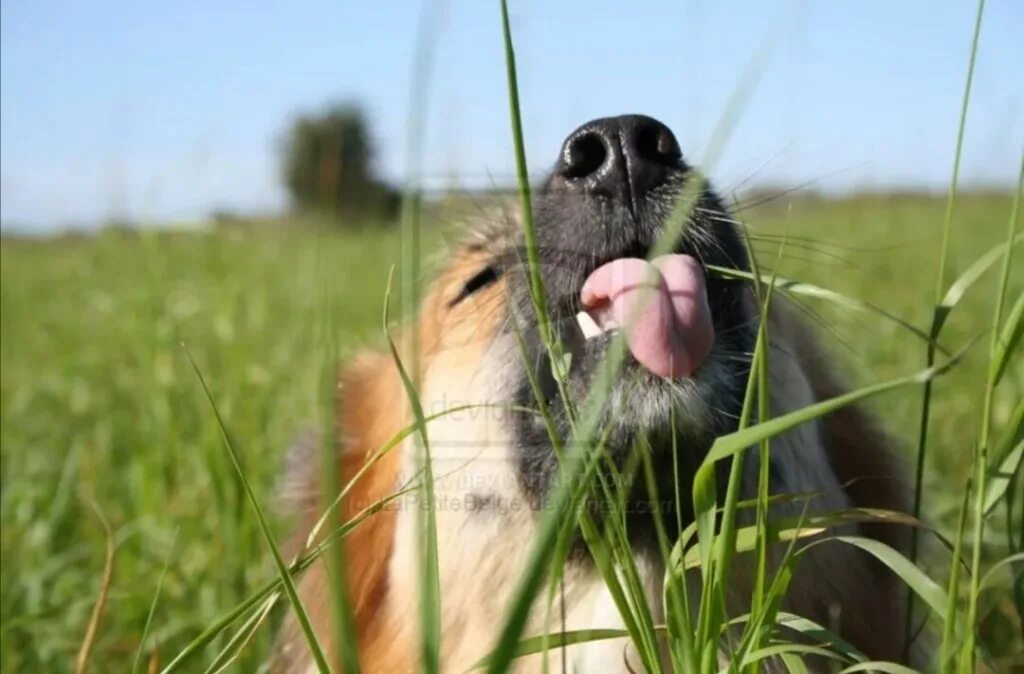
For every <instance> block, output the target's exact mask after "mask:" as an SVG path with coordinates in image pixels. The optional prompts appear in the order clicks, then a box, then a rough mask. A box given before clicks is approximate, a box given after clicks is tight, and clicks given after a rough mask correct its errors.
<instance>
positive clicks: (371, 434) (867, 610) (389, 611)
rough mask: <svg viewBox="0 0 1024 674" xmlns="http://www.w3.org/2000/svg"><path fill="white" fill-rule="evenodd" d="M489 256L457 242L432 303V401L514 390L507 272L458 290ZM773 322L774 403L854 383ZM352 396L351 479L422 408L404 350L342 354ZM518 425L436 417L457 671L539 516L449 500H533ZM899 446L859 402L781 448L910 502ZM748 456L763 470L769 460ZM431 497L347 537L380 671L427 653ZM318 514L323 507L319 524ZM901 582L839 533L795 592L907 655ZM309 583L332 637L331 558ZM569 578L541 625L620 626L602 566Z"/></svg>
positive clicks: (445, 619)
mask: <svg viewBox="0 0 1024 674" xmlns="http://www.w3.org/2000/svg"><path fill="white" fill-rule="evenodd" d="M485 261H486V256H485V255H484V254H483V253H481V252H479V251H477V250H475V249H474V248H472V247H466V248H463V249H462V250H460V251H457V253H456V255H455V258H454V259H453V261H452V262H451V263H450V264H449V266H448V268H447V269H446V270H445V271H444V272H442V274H441V275H440V276H439V278H438V280H437V282H436V283H435V285H434V288H433V290H432V291H431V292H430V293H429V295H428V296H427V298H426V299H425V301H424V304H423V307H422V309H421V311H420V314H419V319H418V327H417V333H416V335H417V339H418V342H419V346H418V349H419V351H418V353H419V358H418V359H416V360H418V362H419V372H418V375H419V379H420V383H421V389H420V395H421V402H422V405H423V407H424V411H425V413H426V414H428V415H430V414H436V413H439V412H442V411H443V410H451V409H453V408H457V407H459V406H461V405H467V404H468V405H488V404H492V403H495V402H498V401H499V400H501V399H502V396H503V393H504V392H503V391H501V390H500V382H501V381H502V377H501V374H502V368H504V367H508V366H509V364H508V363H505V362H503V361H502V360H501V359H500V358H496V357H495V355H494V354H495V352H496V350H497V351H498V352H499V353H507V350H506V351H502V350H501V349H499V348H498V347H503V348H504V347H508V344H500V343H496V342H500V341H501V340H502V339H506V338H507V336H505V337H499V338H496V337H495V336H496V335H497V334H498V332H499V328H500V323H499V319H500V318H501V317H502V316H503V314H504V312H503V309H504V302H505V293H506V289H505V287H504V283H503V282H501V281H499V282H498V283H496V284H494V285H492V286H490V287H488V288H486V289H484V290H483V291H481V292H480V293H478V294H476V295H473V296H472V297H470V298H468V299H467V300H466V301H465V302H462V303H460V304H459V305H457V306H455V307H450V306H449V304H450V301H451V299H452V298H453V297H454V296H455V295H456V294H457V293H458V291H459V289H460V288H461V285H462V283H464V282H465V280H466V279H467V278H468V277H470V276H472V275H473V274H474V273H476V272H477V271H478V270H479V269H480V268H481V266H482V265H483V264H485ZM769 333H770V335H771V341H772V346H773V349H772V351H771V356H770V358H769V365H770V368H771V376H772V385H771V387H770V390H771V391H772V411H773V414H782V413H785V412H787V411H791V410H794V409H798V408H800V407H803V406H806V405H808V404H811V403H813V402H815V401H817V400H821V399H824V398H828V397H832V396H834V395H837V394H839V393H841V392H842V390H843V387H842V386H841V384H840V378H839V376H838V375H837V374H836V372H835V369H834V367H833V366H832V364H831V361H830V359H829V358H828V357H827V356H826V355H824V353H823V351H822V350H821V349H820V348H819V347H818V346H817V344H816V342H815V341H814V339H813V337H812V336H811V332H810V330H809V329H808V327H807V326H806V325H804V323H803V322H802V321H800V320H799V319H798V318H797V317H796V315H795V314H794V312H793V311H792V309H791V308H787V307H786V306H785V305H784V303H781V302H778V303H776V308H775V309H774V311H773V314H772V317H771V323H770V328H769ZM404 359H405V362H406V363H407V364H409V363H410V362H411V361H412V360H413V359H411V358H409V354H408V352H406V353H405V356H404ZM339 404H340V419H341V421H340V428H339V436H338V437H339V441H340V445H341V451H342V454H341V457H342V465H341V473H342V475H341V479H342V484H344V483H345V482H346V481H347V480H348V479H350V478H351V477H352V476H353V475H354V474H355V473H356V471H358V470H359V468H360V467H361V466H362V465H363V464H364V462H365V461H366V460H367V458H368V457H369V456H371V455H372V454H373V453H374V452H375V451H376V450H377V449H378V448H379V447H380V446H381V445H383V444H384V443H385V442H386V441H388V440H389V439H390V438H391V437H393V436H394V435H395V434H396V433H397V432H398V431H399V430H400V429H402V428H404V427H406V426H407V425H408V424H409V420H410V415H409V413H408V409H407V405H406V398H405V393H404V390H403V388H402V385H401V382H400V380H399V378H398V376H397V372H396V369H395V367H394V364H393V362H392V360H391V358H390V356H387V355H381V354H366V355H363V356H360V357H358V358H356V359H355V360H353V362H352V363H351V364H350V365H349V366H348V367H347V368H346V369H345V371H344V373H343V374H342V376H341V384H340V392H339ZM507 432H508V431H507V428H506V427H505V426H504V425H503V423H502V419H501V417H500V416H498V415H494V414H491V413H485V412H483V411H480V410H470V411H466V412H457V413H453V414H450V415H448V416H442V417H440V418H439V419H437V420H436V421H434V422H432V423H431V424H430V425H429V427H428V435H429V440H430V448H431V451H432V455H433V462H432V465H433V470H434V475H435V492H436V494H435V497H436V499H437V504H436V505H437V507H436V508H435V511H436V517H437V527H438V542H439V558H440V560H439V561H440V575H441V601H442V616H441V621H442V622H441V627H442V637H443V643H442V653H441V657H442V669H443V670H444V671H453V672H456V671H457V672H461V671H465V670H466V669H467V668H468V667H469V666H470V665H472V664H473V663H475V662H476V661H477V660H478V659H479V658H480V657H481V656H483V655H484V654H485V653H486V651H487V650H488V648H489V647H490V645H491V644H492V642H493V639H494V637H495V635H496V633H497V631H498V629H499V628H500V626H501V621H502V618H503V616H504V614H505V607H506V605H507V603H508V601H509V599H510V596H511V592H512V590H513V588H514V586H515V583H516V580H517V578H518V574H519V572H520V571H521V569H522V568H523V565H524V563H525V560H526V555H527V554H528V552H529V548H530V545H531V543H532V538H533V533H534V526H535V523H536V519H535V513H532V512H530V511H529V510H528V509H524V510H521V511H510V512H509V513H508V514H506V515H503V516H502V517H501V518H494V517H492V518H490V519H475V518H474V515H473V514H472V513H468V512H466V511H465V509H464V507H459V508H458V509H456V508H455V507H454V505H452V504H454V503H456V502H459V503H461V504H462V505H463V506H464V505H465V503H466V502H467V499H469V498H470V497H472V496H473V494H474V493H476V492H475V490H476V488H477V486H478V485H481V484H485V485H487V488H488V490H489V491H490V492H493V493H494V494H495V495H496V496H497V497H498V498H499V500H507V502H508V504H509V505H512V504H514V503H516V502H521V501H522V496H521V495H520V494H519V493H518V492H517V485H516V482H515V479H514V475H515V474H514V470H515V467H514V466H513V464H512V457H511V456H510V452H509V442H508V437H507ZM889 447H890V443H889V442H888V439H887V438H886V436H885V435H884V434H883V433H881V432H880V431H879V430H878V428H877V426H876V425H875V424H874V423H873V422H872V420H871V418H870V416H869V415H868V414H867V413H865V412H864V411H863V410H861V409H858V408H846V409H845V410H843V411H841V412H837V413H835V414H833V415H831V416H830V417H828V418H826V419H824V420H820V421H818V422H814V423H810V424H805V425H804V426H802V427H800V428H798V429H795V430H793V431H791V432H789V433H786V434H784V435H782V436H780V437H778V438H776V439H774V440H773V455H778V456H785V457H791V458H787V459H786V460H785V462H784V465H785V478H786V484H787V487H788V488H789V490H791V491H794V492H798V491H811V490H823V491H824V492H825V493H824V495H823V496H822V497H821V498H820V499H819V500H818V502H817V503H816V504H815V507H816V508H817V509H819V510H829V509H836V508H842V507H847V506H849V505H856V506H869V507H880V508H892V509H901V506H902V503H901V501H900V499H899V488H898V483H897V482H896V481H895V480H893V479H891V476H892V475H894V474H895V472H894V471H895V469H896V466H895V464H894V462H893V459H892V457H891V454H890V450H889ZM421 451H422V449H421V447H420V446H419V444H418V443H417V442H415V441H414V440H412V439H410V440H409V441H407V442H405V443H404V444H403V445H402V446H401V447H398V448H395V449H394V450H393V451H391V452H390V453H389V454H388V455H386V456H385V457H384V458H383V459H381V460H380V461H379V462H378V463H377V464H376V465H374V466H373V468H372V469H371V470H370V471H369V472H368V474H366V475H365V476H364V477H363V478H362V480H360V482H358V483H357V485H356V487H355V488H354V489H353V490H352V491H351V493H350V494H349V495H348V497H347V498H346V499H345V500H344V502H343V504H342V508H341V515H340V516H341V519H342V521H346V520H349V519H351V518H352V517H353V516H355V515H356V514H358V513H359V512H360V511H361V510H362V509H363V508H365V507H366V506H367V505H369V504H370V503H372V502H374V501H376V500H379V499H381V498H383V497H385V496H387V495H388V494H390V493H393V492H394V491H395V489H397V488H398V487H399V485H401V484H403V483H404V482H405V481H406V480H408V479H410V478H413V477H415V466H416V465H417V459H418V453H419V452H421ZM755 455H756V453H754V452H751V453H749V456H751V457H753V456H755ZM748 469H749V470H755V471H756V463H752V464H751V466H749V467H748ZM419 498H420V497H419V495H418V494H411V495H409V496H407V497H405V498H404V499H403V500H402V501H401V502H400V505H399V506H398V507H397V508H394V509H389V510H386V511H383V512H380V513H377V514H376V515H373V516H372V517H370V518H369V519H367V520H366V521H365V522H364V523H363V524H361V525H360V526H359V527H357V528H356V529H355V530H353V532H352V533H351V534H350V535H349V536H348V537H347V539H346V549H347V555H346V558H347V563H348V568H347V587H348V591H349V593H350V597H351V599H352V602H353V606H354V611H355V618H356V624H357V630H358V639H359V643H358V648H359V652H360V662H361V665H362V668H363V670H364V671H366V672H370V673H371V674H373V673H376V672H382V673H390V672H404V671H414V670H415V669H416V658H417V644H418V634H417V628H416V623H417V620H418V613H417V611H418V609H417V605H418V604H417V602H418V592H419V590H418V587H417V581H418V578H419V573H418V569H419V564H420V557H419V551H418V548H417V546H416V518H417V514H418V512H419V508H420V507H421V504H420V502H419ZM442 499H445V500H444V501H442ZM315 517H316V513H312V514H311V518H310V519H308V520H307V522H306V526H307V528H308V526H309V524H310V523H311V522H312V521H313V520H315ZM894 529H895V528H894V527H891V526H890V527H886V526H885V525H878V526H865V527H863V533H866V534H867V535H871V536H875V537H877V538H879V539H881V540H883V541H885V542H887V543H889V544H891V545H896V546H900V545H901V544H902V542H901V541H902V539H901V536H900V535H899V534H898V533H897V532H895V531H894ZM303 535H305V533H304V532H303ZM663 573H664V570H663V569H662V568H661V567H660V566H657V565H651V564H647V563H645V565H644V568H643V582H644V585H645V586H647V587H648V588H649V595H650V596H649V600H650V602H651V606H652V609H653V610H654V612H655V621H656V622H660V621H663V620H664V617H663V615H662V613H661V606H660V599H661V593H660V584H661V580H662V574H663ZM742 574H743V571H742V568H741V569H740V570H739V571H738V580H737V582H736V584H735V586H734V588H733V591H732V594H733V599H734V600H735V602H734V603H735V606H736V607H737V609H738V610H739V609H741V608H742V607H743V606H744V605H745V602H746V597H747V596H749V585H748V584H746V583H744V582H743V578H742ZM896 587H897V586H896V583H894V582H893V580H892V578H890V577H889V575H888V574H887V572H886V571H885V570H884V569H882V568H880V566H879V565H878V564H876V563H875V562H873V560H871V559H868V558H867V557H866V556H864V555H862V554H859V553H857V552H855V551H853V550H852V549H851V548H848V547H844V546H840V545H837V544H828V545H823V546H818V548H816V549H815V550H814V551H813V553H811V554H808V555H807V556H806V559H805V561H804V562H803V564H802V566H801V568H800V569H799V570H798V574H797V578H796V579H795V581H794V585H793V587H792V590H791V592H790V595H789V608H790V609H791V610H793V611H794V612H797V613H800V614H802V615H805V616H807V617H810V618H812V619H815V620H817V621H819V622H822V623H824V624H826V625H828V624H831V623H830V617H832V616H834V614H835V611H834V609H835V607H836V606H842V614H841V615H840V616H839V623H840V626H841V628H842V631H843V633H844V634H845V635H847V636H848V637H849V638H851V639H852V640H854V641H855V642H856V643H858V644H859V645H860V646H861V647H862V648H864V650H865V651H866V652H867V653H868V654H869V655H870V656H871V657H873V658H896V657H898V652H897V649H898V647H899V644H900V643H901V638H900V628H901V626H902V620H901V619H900V605H899V601H898V599H899V597H900V596H901V595H900V593H899V592H898V591H897V590H896ZM300 588H301V592H302V597H303V600H304V602H305V603H306V606H307V608H308V609H309V610H310V613H311V618H312V619H313V621H314V623H315V626H316V629H317V632H318V634H319V635H320V637H321V639H322V640H323V641H324V642H325V643H328V644H330V643H331V639H330V636H331V635H332V634H333V632H332V622H331V621H332V614H331V611H330V604H329V601H328V597H329V592H328V586H327V577H326V574H325V570H324V568H323V566H322V565H314V566H313V567H312V568H310V569H309V571H308V572H307V573H306V574H305V575H304V576H303V577H302V579H301V581H300ZM562 593H563V601H564V605H565V606H566V614H565V615H564V616H561V615H557V613H558V612H555V613H556V615H549V614H547V613H545V612H544V611H543V610H542V607H539V606H538V608H537V609H536V610H535V612H534V614H533V616H532V618H531V621H530V623H529V627H528V630H527V633H528V634H539V633H541V632H543V631H545V630H554V629H561V628H562V626H563V622H562V621H563V620H564V627H565V628H566V629H584V628H619V627H621V625H622V623H621V618H620V617H619V616H618V614H617V612H616V610H615V608H614V604H613V603H612V602H611V599H610V597H609V595H608V593H607V590H606V588H605V587H604V583H603V581H602V580H601V578H600V577H599V576H598V575H597V574H596V573H595V572H585V571H573V572H571V573H570V574H568V575H567V578H566V579H565V581H564V585H563V588H562ZM545 616H547V617H548V620H545ZM282 644H283V646H282V648H281V651H282V653H285V652H287V653H288V654H290V656H289V657H282V658H281V659H280V662H281V663H282V665H283V667H282V671H286V672H288V673H289V674H294V673H298V672H305V671H309V668H310V662H309V659H308V656H307V655H306V653H305V648H306V646H305V644H304V642H303V639H302V637H301V634H300V633H299V632H298V631H297V630H296V629H295V626H294V624H293V623H290V624H289V625H288V626H286V628H285V632H284V635H283V637H282ZM630 649H631V646H630V645H629V644H627V643H626V642H625V641H624V640H610V641H606V642H600V643H596V644H588V645H586V646H579V647H573V648H571V649H567V650H568V652H569V655H568V656H567V657H568V659H569V662H570V665H571V667H575V668H576V669H577V670H578V671H609V672H610V671H623V672H625V671H640V666H639V664H638V662H637V661H636V658H635V653H634V652H632V651H631V650H630ZM331 653H332V654H333V653H334V649H333V647H332V648H331ZM554 659H555V656H553V661H552V662H551V663H549V664H551V666H552V669H551V671H560V669H559V667H558V666H557V665H558V663H557V662H555V661H554ZM540 667H541V663H540V661H539V659H538V658H533V659H522V660H519V661H517V662H516V671H523V672H527V671H530V672H532V671H539V670H540Z"/></svg>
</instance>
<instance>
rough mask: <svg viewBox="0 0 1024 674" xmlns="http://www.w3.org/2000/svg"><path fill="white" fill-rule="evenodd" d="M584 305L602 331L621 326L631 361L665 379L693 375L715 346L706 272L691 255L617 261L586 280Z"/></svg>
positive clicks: (599, 269) (583, 290)
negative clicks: (651, 259)
mask: <svg viewBox="0 0 1024 674" xmlns="http://www.w3.org/2000/svg"><path fill="white" fill-rule="evenodd" d="M580 301H581V302H582V303H583V308H584V309H585V310H586V311H587V313H589V314H590V315H591V316H592V317H593V318H594V320H595V322H597V324H598V325H599V326H601V327H602V328H605V327H609V326H618V327H621V328H623V329H624V330H625V332H626V343H627V344H628V345H629V350H630V352H632V354H633V357H634V358H636V359H637V361H639V362H640V363H641V364H642V365H643V366H644V367H646V368H647V369H648V370H650V371H651V372H653V373H654V374H656V375H659V376H662V377H689V376H690V375H692V374H693V373H694V371H696V370H697V368H699V367H700V366H701V364H702V363H703V362H704V361H705V360H706V359H707V357H708V354H709V353H711V346H712V345H713V344H714V342H715V331H714V328H713V327H712V325H711V310H710V308H709V307H708V298H707V293H706V292H705V290H704V272H703V270H702V269H701V266H700V264H699V263H698V262H697V261H696V260H695V259H693V258H692V257H690V256H689V255H665V256H663V257H659V258H657V259H656V260H654V262H653V263H651V262H647V261H646V260H641V259H639V258H621V259H618V260H613V261H611V262H609V263H608V264H606V265H603V266H602V267H600V268H598V269H597V270H596V271H594V273H592V274H591V275H590V277H589V278H587V280H586V282H585V283H584V284H583V289H582V290H581V291H580Z"/></svg>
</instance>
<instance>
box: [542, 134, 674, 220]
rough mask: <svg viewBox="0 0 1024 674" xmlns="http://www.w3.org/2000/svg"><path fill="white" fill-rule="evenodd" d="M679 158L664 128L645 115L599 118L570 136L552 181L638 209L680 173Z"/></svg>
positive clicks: (671, 139)
mask: <svg viewBox="0 0 1024 674" xmlns="http://www.w3.org/2000/svg"><path fill="white" fill-rule="evenodd" d="M681 156H682V155H681V152H680V151H679V143H678V142H677V141H676V137H675V136H673V135H672V132H671V131H669V128H668V127H667V126H665V125H664V124H662V123H661V122H659V121H658V120H656V119H652V118H651V117H646V116H644V115H623V116H621V117H604V118H601V119H595V120H594V121H592V122H587V123H586V124H584V125H583V126H581V127H580V128H578V129H576V130H575V131H573V132H572V133H571V134H569V137H568V138H566V140H565V143H564V144H563V145H562V154H561V157H560V158H559V161H558V164H557V166H556V167H555V175H556V176H558V177H559V178H561V181H563V182H564V185H565V187H566V188H568V189H569V190H571V191H581V192H584V193H588V194H593V195H600V196H604V197H607V198H610V199H613V200H619V201H621V202H622V203H623V204H624V205H626V206H627V207H629V208H630V210H633V211H635V209H636V206H637V203H638V202H639V201H640V199H642V198H643V197H644V196H646V195H647V193H648V192H650V191H651V190H652V189H654V188H656V187H658V186H659V185H662V184H664V183H665V181H666V180H667V178H668V176H669V174H670V173H671V172H672V171H673V170H677V169H679V168H680V165H681V164H680V160H681Z"/></svg>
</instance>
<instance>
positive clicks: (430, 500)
mask: <svg viewBox="0 0 1024 674" xmlns="http://www.w3.org/2000/svg"><path fill="white" fill-rule="evenodd" d="M393 273H394V269H393V268H392V270H391V272H390V273H389V274H388V285H387V289H386V290H385V292H384V316H383V329H384V336H385V338H386V339H387V342H388V349H389V350H390V351H391V359H392V360H393V361H394V363H395V367H396V368H398V374H399V376H400V377H401V379H402V386H403V387H404V388H405V395H406V398H408V400H409V406H410V407H411V408H412V413H413V417H414V419H415V421H416V435H417V437H418V438H419V443H418V444H417V450H418V451H417V452H416V455H417V457H418V463H419V466H418V470H419V471H421V472H422V473H423V479H422V481H421V483H420V486H421V491H422V495H421V498H422V499H423V502H424V503H423V507H421V508H420V512H421V513H422V517H421V518H420V519H418V520H417V522H418V523H419V524H418V527H419V528H418V535H417V538H418V539H419V545H420V554H421V555H422V557H423V568H422V577H421V578H420V620H421V628H422V632H423V634H422V639H423V643H422V649H421V657H422V662H421V666H422V667H423V669H424V671H426V672H428V674H435V673H436V672H438V671H439V670H440V660H441V581H440V575H439V572H440V569H439V566H438V559H437V514H436V512H435V511H434V505H435V502H434V468H433V459H432V458H431V455H430V440H429V438H428V436H427V422H426V418H425V416H424V414H423V406H422V404H421V403H420V397H419V393H418V392H417V391H416V385H415V383H414V382H413V380H412V378H411V377H410V376H409V373H408V372H407V371H406V369H405V365H403V364H402V358H401V356H400V355H399V353H398V347H397V346H395V341H394V340H393V339H392V338H391V332H390V330H389V327H388V306H389V304H390V299H391V280H392V275H393Z"/></svg>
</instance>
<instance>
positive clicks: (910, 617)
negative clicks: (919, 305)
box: [903, 0, 985, 660]
mask: <svg viewBox="0 0 1024 674" xmlns="http://www.w3.org/2000/svg"><path fill="white" fill-rule="evenodd" d="M984 11H985V0H978V5H977V13H976V15H975V19H974V34H973V37H972V38H971V51H970V57H969V59H968V64H967V79H966V82H965V83H964V94H963V99H962V101H961V104H960V120H959V122H958V124H957V134H956V150H955V151H954V155H953V171H952V176H951V177H950V185H949V195H948V198H947V200H946V214H945V218H944V219H943V223H942V246H941V249H940V253H939V264H938V270H937V273H936V280H935V307H934V309H933V312H932V328H931V331H930V333H929V338H930V339H929V342H928V348H927V350H926V353H925V365H926V367H931V366H932V365H933V364H934V363H935V343H936V342H937V341H938V338H939V333H940V332H941V330H942V325H943V322H944V320H945V319H944V313H948V312H944V311H943V309H942V308H941V307H942V299H943V291H944V288H945V285H946V265H947V264H948V259H949V235H950V230H951V229H952V225H953V212H954V209H955V206H956V196H957V183H958V181H959V177H960V158H961V154H962V152H963V142H964V129H965V128H966V126H967V108H968V104H969V103H970V100H971V84H972V82H973V81H974V62H975V57H976V56H977V53H978V42H979V37H980V35H981V19H982V16H983V15H984ZM931 398H932V383H931V382H930V381H926V382H924V387H923V390H922V396H921V416H920V422H919V424H918V442H917V458H916V462H915V464H916V465H915V471H914V495H913V510H912V511H911V512H912V514H913V515H914V517H920V516H921V497H922V486H923V482H924V469H925V464H926V461H927V447H928V421H929V418H930V416H931ZM910 536H911V538H910V559H911V561H914V562H916V561H917V553H918V537H917V532H916V531H912V532H911V535H910ZM913 624H914V598H913V595H910V594H908V595H907V609H906V620H905V623H904V630H903V634H904V637H903V638H904V647H903V651H904V652H903V658H904V660H905V659H907V656H908V655H909V653H910V638H911V633H912V628H913Z"/></svg>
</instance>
